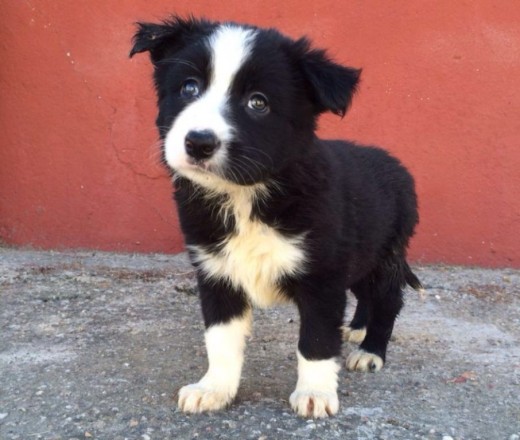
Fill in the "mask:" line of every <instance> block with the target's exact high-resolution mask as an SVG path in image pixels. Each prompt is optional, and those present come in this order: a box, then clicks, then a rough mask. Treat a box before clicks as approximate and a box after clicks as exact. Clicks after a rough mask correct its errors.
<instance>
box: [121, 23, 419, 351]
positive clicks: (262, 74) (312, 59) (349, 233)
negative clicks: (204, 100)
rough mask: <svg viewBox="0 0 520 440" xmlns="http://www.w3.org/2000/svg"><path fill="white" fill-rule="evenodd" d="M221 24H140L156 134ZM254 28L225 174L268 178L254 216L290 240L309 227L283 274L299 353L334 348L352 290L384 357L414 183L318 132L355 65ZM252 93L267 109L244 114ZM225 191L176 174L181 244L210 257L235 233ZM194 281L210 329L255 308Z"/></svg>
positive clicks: (401, 281)
mask: <svg viewBox="0 0 520 440" xmlns="http://www.w3.org/2000/svg"><path fill="white" fill-rule="evenodd" d="M217 26H218V23H211V22H207V21H203V20H195V19H187V20H183V19H179V18H175V19H173V20H171V21H168V22H165V23H163V24H159V25H157V24H144V23H142V24H139V30H138V32H137V33H136V35H135V39H134V47H133V49H132V51H131V52H130V54H131V55H133V54H135V53H138V52H143V51H149V52H150V54H151V59H152V61H153V63H154V67H155V75H154V78H155V85H156V89H157V95H158V107H159V115H158V118H157V125H158V128H159V132H160V134H161V137H162V138H164V137H165V136H166V133H167V132H168V130H169V128H170V127H171V125H172V122H173V121H174V120H175V118H176V116H177V115H178V114H179V113H180V112H181V111H182V110H183V109H184V108H185V106H186V103H185V102H183V101H182V100H181V99H179V97H178V95H179V92H178V91H179V88H180V84H181V82H182V81H183V80H184V79H185V78H186V77H189V76H190V75H194V74H197V75H200V76H202V77H203V81H205V82H206V83H207V82H209V81H210V79H209V73H208V63H209V58H208V53H207V48H206V46H205V45H204V44H202V43H201V41H202V39H203V38H204V37H205V36H208V35H210V33H211V32H212V31H213V30H214V29H215V28H216V27H217ZM252 29H256V28H252ZM258 32H259V37H258V38H257V39H256V40H255V45H254V48H253V54H252V56H251V57H250V59H249V60H248V61H247V62H246V63H245V64H244V65H243V67H242V68H241V69H240V71H239V72H238V74H237V76H236V78H235V80H234V82H233V87H232V90H231V92H230V105H229V112H230V114H229V115H228V117H229V119H230V120H233V121H234V122H233V123H234V125H235V127H237V137H236V140H235V141H234V142H232V143H231V144H230V146H229V151H230V154H229V160H230V165H229V169H228V170H227V171H226V174H225V175H224V177H225V178H226V179H227V180H229V181H230V182H234V183H236V184H239V185H244V186H246V185H252V184H255V183H259V182H261V183H265V184H266V186H267V187H268V188H269V194H268V196H267V197H264V198H259V199H258V200H256V202H255V203H254V205H253V210H252V214H251V217H252V218H254V219H257V220H259V221H261V222H263V223H265V224H266V225H268V226H269V227H271V228H274V229H276V230H277V231H279V232H280V233H281V234H283V235H284V236H286V237H292V236H297V235H299V234H306V236H305V237H306V238H305V242H304V245H303V246H304V249H305V254H306V263H305V268H304V270H303V272H302V274H300V275H297V276H285V277H282V278H281V279H280V280H279V286H280V287H281V290H282V291H283V292H284V294H285V295H286V296H287V297H289V298H291V299H292V300H293V301H294V303H295V304H296V305H297V307H298V310H299V312H300V316H301V328H300V341H299V349H300V352H301V353H302V354H303V355H304V356H305V357H306V358H307V359H329V358H331V357H334V356H338V355H339V354H340V349H341V332H340V327H341V325H342V322H343V317H344V310H345V305H346V295H345V291H346V290H347V289H349V288H350V289H351V290H352V291H353V292H354V294H355V295H356V297H357V298H358V308H357V310H356V314H355V317H354V319H353V321H352V323H351V324H352V327H353V328H362V327H367V336H366V338H365V340H364V341H363V343H362V344H361V348H363V349H365V350H366V351H368V352H372V353H376V354H378V355H379V356H381V358H382V359H383V360H384V359H385V354H386V348H387V344H388V340H389V338H390V335H391V332H392V328H393V325H394V320H395V318H396V316H397V314H398V313H399V311H400V309H401V307H402V304H403V299H402V289H403V288H404V287H405V285H407V284H409V285H411V286H412V287H414V288H419V287H420V283H419V281H418V279H417V278H416V277H415V275H414V274H413V273H412V271H411V270H410V268H409V266H408V264H407V262H406V248H407V246H408V242H409V239H410V237H411V236H412V235H413V232H414V227H415V225H416V224H417V222H418V214H417V201H416V195H415V191H414V182H413V179H412V177H411V176H410V174H409V173H408V172H407V171H406V169H405V168H404V167H403V166H402V165H401V164H400V162H399V161H398V160H397V159H395V158H393V157H391V156H390V155H389V154H387V153H386V152H384V151H383V150H381V149H378V148H375V147H362V146H357V145H355V144H353V143H351V142H347V141H339V140H338V141H325V140H320V139H318V138H317V137H316V135H315V128H316V121H317V117H318V115H319V114H321V113H322V112H324V111H331V112H333V113H335V114H338V115H343V114H344V113H345V111H346V110H347V108H348V106H349V105H350V102H351V99H352V95H353V93H354V92H355V88H356V85H357V83H358V78H359V74H360V71H359V70H357V69H352V68H347V67H343V66H340V65H338V64H336V63H334V62H332V61H331V60H330V59H328V58H327V56H326V54H325V52H323V51H320V50H314V49H311V48H310V45H309V42H308V41H307V40H306V39H300V40H298V41H293V40H291V39H289V38H287V37H284V36H282V35H281V34H279V33H278V32H277V31H275V30H272V29H269V30H258ZM206 85H207V84H206ZM251 90H260V91H262V92H263V93H264V94H265V95H267V96H268V97H269V100H270V101H269V102H270V105H271V108H272V111H271V112H270V113H269V114H268V115H266V116H262V117H254V116H252V115H250V114H248V113H247V111H244V106H243V105H242V104H241V102H242V100H243V99H244V98H243V97H244V96H245V95H247V93H248V92H249V91H251ZM244 157H247V158H249V160H248V161H245V160H241V159H242V158H244ZM253 163H254V165H252V164H253ZM226 198H227V197H226V195H219V196H210V195H208V193H207V191H205V190H204V189H203V188H201V187H200V186H198V185H197V184H196V183H194V182H192V181H190V180H189V179H187V178H185V177H182V176H177V178H176V180H175V199H176V201H177V206H178V211H179V217H180V222H181V227H182V230H183V232H184V235H185V240H186V244H187V245H197V246H202V247H204V248H205V249H207V250H208V251H209V252H213V253H215V254H216V253H218V252H219V251H220V246H221V244H222V243H223V242H224V241H225V239H226V238H227V237H229V236H230V235H232V234H236V233H237V231H236V228H235V224H234V218H233V216H230V217H229V218H227V221H224V220H223V218H222V215H221V206H222V205H223V203H224V202H225V201H226ZM199 287H200V291H201V299H202V306H203V314H204V320H205V323H206V326H208V327H209V326H211V325H213V324H216V323H220V322H227V321H229V320H230V319H231V318H233V317H235V316H239V315H240V314H242V313H244V311H245V310H246V309H247V308H248V307H250V305H249V302H248V298H247V295H246V294H245V293H244V292H243V291H240V289H236V288H233V287H232V286H231V285H230V284H228V283H226V282H223V281H218V282H216V281H208V280H207V279H206V278H205V276H204V274H203V273H201V271H200V269H199Z"/></svg>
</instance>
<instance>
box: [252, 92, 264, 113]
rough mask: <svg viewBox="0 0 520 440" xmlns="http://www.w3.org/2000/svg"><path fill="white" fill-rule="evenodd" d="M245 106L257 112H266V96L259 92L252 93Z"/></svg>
mask: <svg viewBox="0 0 520 440" xmlns="http://www.w3.org/2000/svg"><path fill="white" fill-rule="evenodd" d="M247 106H248V107H249V108H250V109H251V110H254V111H255V112H257V113H267V112H268V111H269V103H268V101H267V98H266V97H265V96H264V95H262V94H261V93H253V94H252V95H251V97H250V98H249V101H248V102H247Z"/></svg>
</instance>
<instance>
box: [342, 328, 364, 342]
mask: <svg viewBox="0 0 520 440" xmlns="http://www.w3.org/2000/svg"><path fill="white" fill-rule="evenodd" d="M342 330H343V340H344V341H346V342H354V343H356V344H361V343H362V342H363V340H364V339H365V336H366V335H367V329H366V328H365V327H363V328H359V329H353V328H352V327H350V326H345V327H343V328H342Z"/></svg>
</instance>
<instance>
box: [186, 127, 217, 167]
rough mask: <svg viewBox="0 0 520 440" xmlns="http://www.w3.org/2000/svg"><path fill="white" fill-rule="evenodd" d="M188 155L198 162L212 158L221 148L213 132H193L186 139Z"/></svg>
mask: <svg viewBox="0 0 520 440" xmlns="http://www.w3.org/2000/svg"><path fill="white" fill-rule="evenodd" d="M184 146H185V148H186V153H188V155H189V156H191V157H193V158H194V159H197V160H203V159H207V158H209V157H211V156H212V155H213V153H214V152H215V150H216V149H217V148H218V147H219V141H218V139H217V136H215V133H213V132H212V131H211V130H202V131H195V130H191V131H189V132H188V134H187V135H186V138H185V139H184Z"/></svg>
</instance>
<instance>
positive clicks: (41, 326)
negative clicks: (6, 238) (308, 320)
mask: <svg viewBox="0 0 520 440" xmlns="http://www.w3.org/2000/svg"><path fill="white" fill-rule="evenodd" d="M415 270H416V272H417V274H418V275H419V277H420V278H421V279H422V281H423V283H424V284H425V286H426V289H427V290H426V294H425V295H424V297H420V296H419V295H417V294H416V293H414V292H408V294H407V301H406V307H405V309H404V310H403V312H402V315H401V317H400V319H399V321H398V322H397V325H396V329H395V332H394V337H393V341H392V343H391V345H390V349H389V353H388V362H387V365H385V367H384V368H383V370H382V371H381V372H380V373H377V374H361V373H350V372H347V371H345V369H344V368H343V369H342V371H341V373H340V386H339V394H340V405H341V407H340V411H339V413H338V415H337V416H336V417H333V418H331V419H328V420H303V419H300V418H298V417H297V416H295V415H294V414H293V413H292V411H291V410H290V407H289V404H288V401H287V400H288V396H289V394H290V393H291V391H292V389H293V387H294V386H295V382H296V376H295V371H296V356H295V347H296V342H297V333H298V316H297V313H296V310H295V308H294V307H291V306H282V307H277V308H273V309H269V310H257V311H255V325H254V333H253V336H252V338H251V340H250V341H249V344H248V349H247V354H246V364H245V367H244V371H243V379H242V385H241V388H240V391H239V394H238V397H237V399H236V401H235V403H234V404H233V405H232V406H231V407H230V408H229V409H228V410H226V411H222V412H219V413H215V414H206V415H196V416H188V415H185V414H182V413H180V412H179V411H178V410H177V408H176V404H175V393H176V391H177V390H178V389H179V388H180V387H181V386H182V385H185V384H187V383H190V382H193V381H196V380H198V379H199V378H200V376H201V375H202V374H203V373H204V370H205V367H206V360H205V349H204V342H203V326H202V322H201V319H200V312H199V306H198V300H197V297H196V287H195V284H194V274H193V270H192V269H191V267H190V266H189V264H188V263H187V261H186V257H185V255H179V256H171V255H129V254H125V255H122V254H109V253H94V252H63V253H56V252H36V251H23V250H14V249H7V248H0V335H1V337H0V438H1V439H2V440H3V439H6V440H15V439H49V440H50V439H93V438H98V439H196V438H198V439H218V438H237V439H238V438H240V439H255V440H259V439H262V440H267V439H277V440H278V439H292V438H311V439H334V438H338V439H373V438H377V439H413V438H418V439H439V440H441V439H444V440H448V439H450V438H451V439H486V440H488V439H511V440H515V439H516V440H518V439H519V438H520V437H519V436H520V397H519V396H520V342H519V340H520V325H519V324H520V271H519V270H512V269H503V270H487V269H472V268H458V267H444V266H435V267H417V268H415ZM349 313H352V305H351V306H350V307H349ZM352 349H354V346H353V345H351V344H345V347H344V351H343V359H342V362H344V359H345V357H346V355H347V354H348V353H349V352H350V351H351V350H352Z"/></svg>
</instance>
